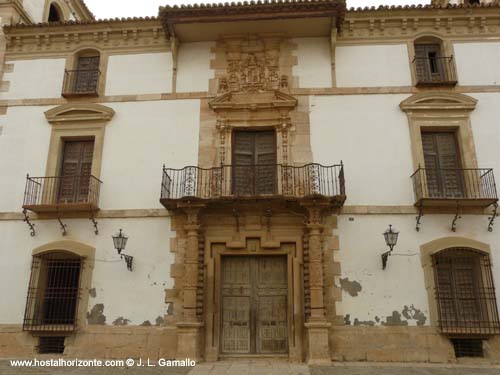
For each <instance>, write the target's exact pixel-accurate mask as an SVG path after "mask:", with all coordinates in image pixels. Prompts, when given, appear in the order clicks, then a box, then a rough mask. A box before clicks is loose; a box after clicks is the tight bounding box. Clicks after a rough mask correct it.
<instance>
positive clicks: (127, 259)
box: [121, 254, 134, 272]
mask: <svg viewBox="0 0 500 375" xmlns="http://www.w3.org/2000/svg"><path fill="white" fill-rule="evenodd" d="M121 258H122V259H125V263H126V264H127V269H128V270H129V271H130V272H132V264H133V262H134V257H133V256H130V255H125V254H121Z"/></svg>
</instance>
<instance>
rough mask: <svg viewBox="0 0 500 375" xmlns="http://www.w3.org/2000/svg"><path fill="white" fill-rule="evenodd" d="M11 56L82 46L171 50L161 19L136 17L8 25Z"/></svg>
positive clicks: (59, 53) (38, 54) (112, 49)
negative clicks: (56, 23)
mask: <svg viewBox="0 0 500 375" xmlns="http://www.w3.org/2000/svg"><path fill="white" fill-rule="evenodd" d="M4 31H5V39H6V42H7V56H8V58H10V59H12V58H29V57H32V56H40V55H42V56H44V55H49V56H57V55H61V54H64V53H67V52H71V51H75V50H77V49H79V48H82V47H92V48H96V49H100V50H107V51H122V50H131V51H149V50H152V49H153V50H155V49H158V50H169V44H168V43H167V40H166V37H165V34H164V32H163V29H162V27H161V25H160V22H159V21H158V19H156V18H153V19H149V18H137V19H128V20H104V21H91V22H71V23H65V24H59V25H54V24H51V25H49V24H40V25H23V26H13V27H5V28H4Z"/></svg>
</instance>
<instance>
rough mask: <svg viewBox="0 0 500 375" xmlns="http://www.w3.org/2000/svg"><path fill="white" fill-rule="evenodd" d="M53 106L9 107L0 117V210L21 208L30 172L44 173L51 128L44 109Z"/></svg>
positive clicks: (33, 174)
mask: <svg viewBox="0 0 500 375" xmlns="http://www.w3.org/2000/svg"><path fill="white" fill-rule="evenodd" d="M50 108H52V107H10V108H9V109H8V111H7V114H6V115H5V116H2V117H1V118H0V123H1V124H2V125H3V132H2V135H1V136H0V171H1V176H2V177H1V178H0V212H20V211H21V206H22V202H23V195H24V187H25V184H26V174H27V173H29V174H30V175H31V176H34V177H39V176H44V175H45V168H46V165H47V154H48V150H49V141H50V132H51V129H50V125H49V123H48V122H47V120H46V119H45V115H44V112H45V111H47V110H48V109H50ZM0 225H1V222H0ZM2 247H3V246H2V245H1V243H0V248H2Z"/></svg>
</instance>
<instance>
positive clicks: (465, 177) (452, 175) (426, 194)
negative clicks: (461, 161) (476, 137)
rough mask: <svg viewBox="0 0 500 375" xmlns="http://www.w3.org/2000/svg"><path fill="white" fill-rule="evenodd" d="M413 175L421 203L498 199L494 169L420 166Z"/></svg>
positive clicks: (475, 203) (479, 203)
mask: <svg viewBox="0 0 500 375" xmlns="http://www.w3.org/2000/svg"><path fill="white" fill-rule="evenodd" d="M412 179H413V188H414V191H415V199H416V202H417V203H422V201H439V202H441V203H442V204H445V203H446V201H450V202H451V204H455V203H456V202H457V201H465V202H463V204H464V205H473V206H484V207H487V206H489V205H491V204H494V203H495V202H497V201H498V196H497V189H496V184H495V177H494V175H493V169H488V168H486V169H428V168H419V169H418V170H417V171H416V172H415V173H414V174H413V175H412Z"/></svg>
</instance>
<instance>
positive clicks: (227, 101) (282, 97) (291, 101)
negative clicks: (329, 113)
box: [209, 91, 297, 112]
mask: <svg viewBox="0 0 500 375" xmlns="http://www.w3.org/2000/svg"><path fill="white" fill-rule="evenodd" d="M209 105H210V108H212V109H213V110H214V111H216V112H217V111H219V110H250V111H255V110H259V109H273V108H276V109H289V110H292V109H294V108H295V107H296V106H297V99H295V98H294V97H293V96H291V95H288V94H285V93H284V92H281V91H263V92H242V93H238V92H228V93H225V94H222V95H220V96H218V97H217V98H215V99H214V100H212V101H211V102H210V103H209Z"/></svg>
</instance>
